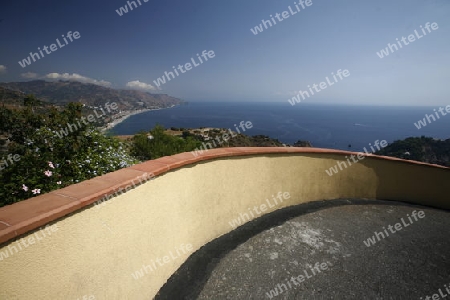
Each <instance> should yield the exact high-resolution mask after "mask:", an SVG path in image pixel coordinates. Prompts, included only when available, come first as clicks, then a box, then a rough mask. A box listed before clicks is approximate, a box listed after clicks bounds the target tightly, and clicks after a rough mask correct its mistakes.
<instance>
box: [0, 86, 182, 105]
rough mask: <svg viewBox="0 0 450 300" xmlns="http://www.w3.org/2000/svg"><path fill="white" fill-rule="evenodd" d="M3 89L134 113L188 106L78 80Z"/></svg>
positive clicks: (62, 102) (163, 97) (163, 96)
mask: <svg viewBox="0 0 450 300" xmlns="http://www.w3.org/2000/svg"><path fill="white" fill-rule="evenodd" d="M0 88H3V89H7V90H8V93H11V92H14V91H15V92H16V93H23V94H33V95H35V96H36V97H37V98H38V99H40V100H43V101H46V102H49V103H52V104H55V105H65V104H67V103H69V102H81V103H83V104H86V105H87V106H91V107H100V106H103V105H104V104H105V103H106V102H116V103H117V104H118V106H119V109H121V110H134V109H142V108H165V107H171V106H173V105H178V104H182V103H184V101H183V100H180V99H177V98H174V97H171V96H169V95H167V94H150V93H147V92H142V91H136V90H117V89H112V88H107V87H103V86H99V85H95V84H90V83H81V82H76V81H62V80H60V81H44V80H33V81H27V82H7V83H0ZM0 92H1V90H0ZM0 97H1V94H0ZM22 98H23V97H22Z"/></svg>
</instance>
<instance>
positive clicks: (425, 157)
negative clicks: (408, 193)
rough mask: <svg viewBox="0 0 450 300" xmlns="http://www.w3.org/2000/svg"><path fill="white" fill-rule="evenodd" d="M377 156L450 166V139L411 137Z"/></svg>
mask: <svg viewBox="0 0 450 300" xmlns="http://www.w3.org/2000/svg"><path fill="white" fill-rule="evenodd" d="M375 154H377V155H385V156H393V157H398V158H403V159H409V160H416V161H421V162H426V163H432V164H439V165H443V166H450V139H448V140H445V141H441V140H436V139H433V138H431V137H425V136H421V137H409V138H407V139H404V140H398V141H394V142H393V143H391V144H389V145H388V146H387V147H385V148H383V149H381V150H380V151H377V152H376V153H375Z"/></svg>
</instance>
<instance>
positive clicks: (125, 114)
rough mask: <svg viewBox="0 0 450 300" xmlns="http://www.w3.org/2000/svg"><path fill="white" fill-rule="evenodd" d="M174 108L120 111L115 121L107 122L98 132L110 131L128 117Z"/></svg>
mask: <svg viewBox="0 0 450 300" xmlns="http://www.w3.org/2000/svg"><path fill="white" fill-rule="evenodd" d="M176 106H177V105H172V106H169V107H164V108H144V109H137V110H132V111H129V110H125V111H122V112H120V113H118V114H117V115H119V117H118V118H117V119H115V120H113V121H112V122H109V123H108V124H106V125H105V126H102V127H100V131H101V132H105V131H108V130H111V129H113V128H114V127H116V126H117V125H119V124H120V123H122V122H123V121H125V120H126V119H128V118H129V117H131V116H134V115H138V114H141V113H144V112H148V111H153V110H161V109H168V108H173V107H176Z"/></svg>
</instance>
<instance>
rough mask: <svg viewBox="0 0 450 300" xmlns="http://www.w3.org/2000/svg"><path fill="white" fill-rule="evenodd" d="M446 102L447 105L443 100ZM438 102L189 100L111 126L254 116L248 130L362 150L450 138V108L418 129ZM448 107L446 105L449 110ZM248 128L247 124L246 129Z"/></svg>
mask: <svg viewBox="0 0 450 300" xmlns="http://www.w3.org/2000/svg"><path fill="white" fill-rule="evenodd" d="M442 107H444V108H445V106H442ZM438 108H439V106H433V107H417V106H416V107H408V106H354V105H329V104H303V103H302V104H297V105H295V106H291V105H289V103H270V102H189V103H186V104H183V105H179V106H175V107H172V108H168V109H161V110H153V111H148V112H144V113H141V114H137V115H134V116H131V117H129V118H128V119H126V120H125V121H124V122H122V123H120V124H118V125H117V126H116V127H114V128H113V129H112V130H111V133H112V134H115V135H131V134H135V133H137V132H139V131H149V130H150V129H152V128H153V127H154V126H155V125H156V124H160V125H162V126H164V127H165V128H170V127H177V128H180V127H183V128H200V127H216V128H230V129H231V130H234V131H236V129H235V126H239V123H240V122H241V121H244V123H245V122H248V121H250V122H251V123H252V125H253V127H252V128H250V129H246V131H245V132H242V133H244V134H246V135H250V136H253V135H267V136H269V137H271V138H274V139H278V140H279V141H280V142H282V143H287V144H293V143H295V142H296V141H298V140H303V141H309V142H310V143H311V144H312V145H313V147H319V148H331V149H341V150H350V151H362V150H363V148H364V147H367V149H369V148H368V146H369V143H371V144H372V145H373V144H374V142H375V141H376V140H379V141H381V140H386V141H387V142H388V143H392V142H393V141H395V140H401V139H405V138H407V137H420V136H427V137H432V138H436V139H449V138H450V114H448V115H447V116H443V115H442V114H440V113H439V117H440V118H439V119H438V118H437V117H436V116H435V119H436V121H433V120H432V118H431V117H430V122H428V121H427V120H426V119H425V121H426V126H423V125H422V126H421V128H420V129H418V128H417V127H416V126H415V124H414V123H418V121H419V120H422V121H423V119H424V118H425V114H428V115H431V114H433V115H434V111H433V110H434V109H436V110H437V109H438ZM444 112H445V111H444ZM241 131H242V130H241Z"/></svg>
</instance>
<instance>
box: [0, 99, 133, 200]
mask: <svg viewBox="0 0 450 300" xmlns="http://www.w3.org/2000/svg"><path fill="white" fill-rule="evenodd" d="M5 115H6V116H8V117H7V118H3V116H5ZM0 116H2V118H1V120H0V122H1V123H3V124H2V127H1V128H0V130H2V131H4V132H6V133H7V134H8V135H9V139H10V140H11V143H10V144H9V146H8V153H9V154H13V155H14V154H18V155H20V160H19V161H17V162H16V161H14V163H13V164H10V163H9V162H8V166H7V167H5V169H4V170H1V171H0V180H1V181H2V183H3V184H2V186H1V187H0V206H4V205H7V204H12V203H14V202H18V201H21V200H24V199H28V198H30V197H33V196H37V195H39V194H42V193H47V192H50V191H52V190H55V189H58V188H61V187H64V186H68V185H70V184H73V183H76V182H80V181H83V180H86V179H91V178H93V177H96V176H99V175H103V174H106V173H108V172H112V171H115V170H118V169H121V168H125V167H128V166H131V165H132V164H135V163H137V162H138V161H137V160H136V159H135V158H132V157H131V156H130V155H129V154H128V153H127V149H126V146H125V145H124V144H123V143H121V142H120V141H119V140H118V139H115V138H112V137H106V136H105V135H103V134H102V133H101V132H99V131H98V130H97V129H95V128H93V127H92V125H90V124H89V123H88V124H84V123H82V122H78V121H79V119H78V118H79V117H81V105H80V104H73V103H72V104H69V105H68V106H67V108H66V109H64V110H63V111H58V110H57V109H56V108H53V109H51V110H50V111H47V112H46V113H45V114H43V115H38V114H36V113H34V112H33V109H32V107H31V105H29V106H28V107H26V108H25V109H23V110H20V111H7V110H6V109H4V108H3V109H1V112H0ZM68 123H71V124H77V125H79V124H81V126H78V128H77V129H76V130H73V131H69V130H67V133H68V134H67V135H65V134H63V133H62V132H61V130H64V129H65V128H67V126H68ZM58 133H59V134H58Z"/></svg>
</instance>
